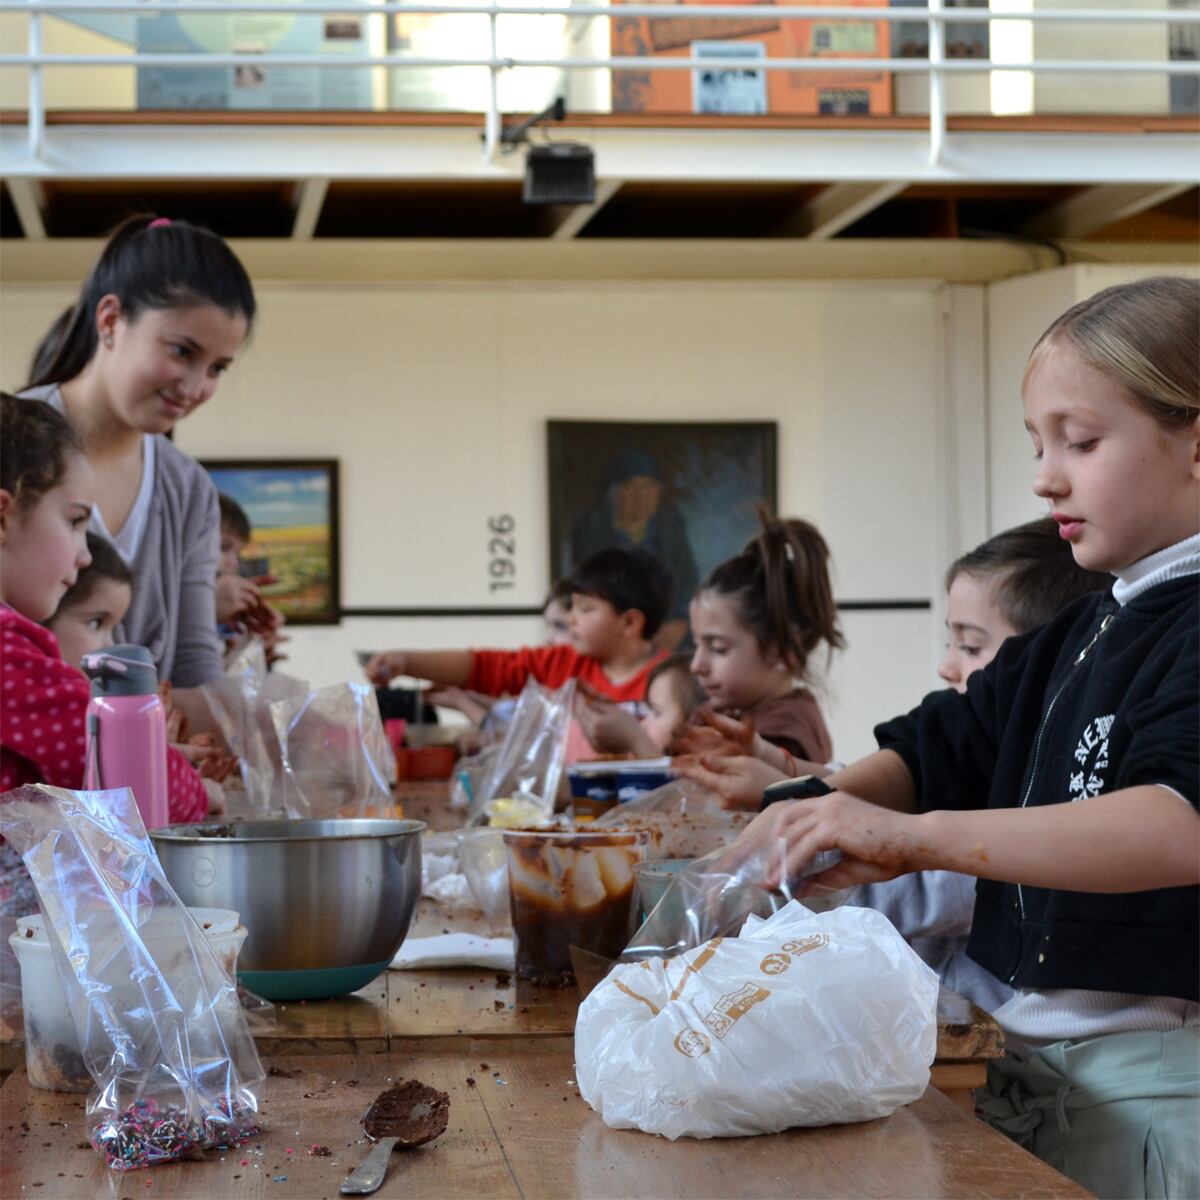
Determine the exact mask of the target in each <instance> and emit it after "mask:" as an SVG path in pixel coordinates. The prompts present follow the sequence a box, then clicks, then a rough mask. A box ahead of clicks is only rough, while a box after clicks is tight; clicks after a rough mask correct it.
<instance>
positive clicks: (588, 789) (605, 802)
mask: <svg viewBox="0 0 1200 1200" xmlns="http://www.w3.org/2000/svg"><path fill="white" fill-rule="evenodd" d="M567 782H568V784H569V785H570V788H571V809H572V811H573V813H574V815H575V820H577V821H594V820H595V819H596V818H597V817H599V816H602V815H603V814H604V813H606V812H608V810H609V809H610V808H613V807H614V806H615V805H616V803H617V772H616V771H615V770H608V771H581V770H579V768H578V767H568V768H567Z"/></svg>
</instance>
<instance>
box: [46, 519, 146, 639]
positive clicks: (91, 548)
mask: <svg viewBox="0 0 1200 1200" xmlns="http://www.w3.org/2000/svg"><path fill="white" fill-rule="evenodd" d="M87 548H88V553H89V554H90V555H91V556H92V561H91V562H90V563H88V565H87V566H86V567H84V568H83V570H82V571H80V572H79V574H78V576H76V579H75V582H74V583H73V584H72V585H71V586H70V587H69V588H67V590H66V591H65V592H64V593H63V598H62V599H61V600H60V601H59V602H58V607H57V608H56V609H55V610H54V616H53V617H51V618H50V619H49V620H48V621H45V622H43V623H44V624H46V625H53V624H54V619H55V617H57V616H59V615H60V614H61V613H64V612H66V610H67V609H68V608H76V607H78V606H79V605H80V604H84V603H85V602H86V601H87V599H88V597H89V596H90V595H91V594H92V592H93V591H94V590H95V588H96V584H98V583H99V582H100V580H102V579H112V580H115V581H116V582H117V583H125V584H128V585H129V586H130V588H132V587H133V572H132V571H131V570H130V569H129V566H128V564H127V563H126V562H125V560H124V559H123V558H122V557H121V555H120V554H119V553H118V552H117V548H116V546H114V545H113V544H112V542H110V541H108V540H107V539H106V538H102V537H101V536H100V535H99V534H98V533H92V532H91V530H89V531H88V535H87Z"/></svg>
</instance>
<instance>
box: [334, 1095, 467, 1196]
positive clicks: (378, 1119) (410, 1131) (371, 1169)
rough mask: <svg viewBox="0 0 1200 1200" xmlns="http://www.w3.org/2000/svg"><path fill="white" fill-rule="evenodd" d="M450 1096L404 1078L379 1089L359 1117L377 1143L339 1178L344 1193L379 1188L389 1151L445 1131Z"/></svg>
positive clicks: (360, 1193)
mask: <svg viewBox="0 0 1200 1200" xmlns="http://www.w3.org/2000/svg"><path fill="white" fill-rule="evenodd" d="M449 1119H450V1097H449V1096H447V1095H446V1093H445V1092H439V1091H437V1090H436V1089H435V1088H431V1087H427V1086H426V1085H425V1084H423V1083H418V1082H417V1081H416V1080H415V1079H408V1080H403V1081H401V1082H400V1083H398V1084H396V1086H395V1087H390V1088H388V1090H387V1091H386V1092H380V1094H379V1095H378V1096H376V1097H375V1100H374V1102H373V1103H372V1105H371V1107H370V1108H368V1109H367V1112H366V1115H365V1116H364V1117H363V1119H362V1127H363V1132H364V1133H365V1134H366V1135H367V1137H369V1138H370V1139H371V1141H373V1142H376V1143H378V1144H377V1145H376V1146H374V1147H372V1149H371V1153H370V1154H368V1155H367V1157H366V1158H364V1159H363V1161H362V1162H361V1163H360V1164H359V1166H358V1167H357V1168H356V1169H355V1170H354V1171H352V1172H351V1173H350V1174H349V1175H347V1176H346V1178H345V1179H344V1180H342V1189H341V1190H342V1195H343V1196H367V1195H370V1193H371V1192H374V1191H378V1189H379V1188H380V1187H381V1186H382V1185H383V1181H384V1178H385V1177H386V1175H387V1169H388V1162H389V1160H390V1159H391V1156H392V1151H393V1150H394V1149H395V1148H396V1147H397V1146H399V1147H400V1149H401V1150H411V1149H412V1148H413V1147H414V1146H423V1145H424V1144H425V1143H426V1142H432V1141H433V1139H434V1138H436V1137H440V1136H441V1135H442V1134H443V1133H445V1132H446V1122H447V1121H449Z"/></svg>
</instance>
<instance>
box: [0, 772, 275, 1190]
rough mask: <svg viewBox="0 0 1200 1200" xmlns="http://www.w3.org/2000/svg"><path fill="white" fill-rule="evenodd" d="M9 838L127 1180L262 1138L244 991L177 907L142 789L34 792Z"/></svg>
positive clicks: (7, 806) (15, 801)
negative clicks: (139, 800) (146, 818)
mask: <svg viewBox="0 0 1200 1200" xmlns="http://www.w3.org/2000/svg"><path fill="white" fill-rule="evenodd" d="M0 832H3V834H4V836H5V837H7V838H9V839H10V840H11V841H12V843H13V846H14V847H15V848H16V849H17V850H18V851H19V852H20V854H21V856H22V858H23V859H24V861H25V865H26V866H27V867H28V868H29V873H30V875H31V877H32V878H33V882H34V885H35V887H36V888H37V893H38V900H39V902H40V905H41V909H42V913H43V915H44V917H45V926H46V931H47V936H48V939H49V942H50V947H51V951H52V953H53V955H54V958H55V961H56V963H57V966H58V972H59V976H60V978H61V979H62V981H63V988H64V991H65V992H66V995H67V1002H68V1005H69V1006H70V1009H71V1016H72V1019H73V1022H74V1025H75V1028H76V1032H77V1033H78V1035H79V1044H80V1047H81V1049H82V1051H83V1059H84V1062H85V1064H86V1065H87V1069H88V1072H89V1073H90V1074H91V1076H92V1078H93V1079H94V1080H95V1087H94V1088H93V1089H92V1091H91V1092H90V1093H89V1095H88V1099H87V1108H86V1124H87V1131H88V1138H89V1140H90V1141H91V1143H92V1145H93V1146H94V1147H95V1148H96V1149H97V1150H98V1151H100V1152H101V1153H102V1154H103V1155H104V1157H105V1160H106V1162H107V1163H108V1165H109V1166H110V1167H112V1168H113V1169H115V1170H130V1169H133V1168H136V1167H142V1166H153V1165H155V1164H156V1163H162V1162H170V1161H173V1160H176V1159H180V1158H185V1157H192V1156H194V1155H195V1154H196V1153H197V1152H199V1151H201V1150H204V1149H212V1148H216V1147H221V1146H228V1145H233V1144H236V1143H237V1142H239V1141H241V1140H244V1139H245V1138H246V1137H249V1136H252V1135H253V1134H254V1133H256V1132H257V1125H258V1112H259V1106H260V1099H259V1092H260V1090H261V1087H262V1083H263V1078H264V1075H263V1068H262V1063H261V1062H260V1061H259V1058H258V1052H257V1050H256V1049H255V1047H254V1040H253V1038H252V1037H251V1034H250V1030H249V1028H248V1025H247V1022H246V1018H245V1016H244V1014H243V1012H242V1008H241V1005H240V1003H239V1000H238V993H237V987H236V985H235V983H234V981H233V980H232V979H231V978H230V977H229V975H228V974H226V971H225V967H224V965H223V964H222V962H221V960H220V958H219V957H218V956H217V954H216V952H215V951H214V950H213V948H212V946H211V945H210V944H209V942H208V940H207V939H206V938H205V936H204V934H203V933H202V932H201V930H200V927H199V926H198V925H197V924H196V922H195V920H194V919H193V918H192V916H191V914H190V913H189V912H188V911H187V909H186V908H185V907H184V905H183V904H182V903H181V902H180V900H179V897H178V896H176V894H175V892H174V891H173V890H172V888H171V886H170V884H169V883H168V882H167V879H166V876H165V875H164V874H163V870H162V867H161V866H160V865H159V862H158V858H157V856H156V855H155V853H154V849H153V846H152V844H151V842H150V839H149V838H148V837H147V835H146V830H145V828H144V826H143V825H142V820H141V816H140V815H139V813H138V810H137V806H136V804H135V803H134V800H133V795H132V793H131V792H130V791H129V790H128V789H122V790H119V791H108V792H71V791H66V790H64V789H61V788H50V787H45V786H38V787H26V788H21V789H19V790H17V791H15V792H11V793H9V794H8V795H7V796H6V797H5V801H4V803H0Z"/></svg>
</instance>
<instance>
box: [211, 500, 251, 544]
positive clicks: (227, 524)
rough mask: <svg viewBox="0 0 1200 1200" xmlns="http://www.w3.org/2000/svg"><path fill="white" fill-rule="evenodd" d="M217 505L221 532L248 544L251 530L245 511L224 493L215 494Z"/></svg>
mask: <svg viewBox="0 0 1200 1200" xmlns="http://www.w3.org/2000/svg"><path fill="white" fill-rule="evenodd" d="M217 504H218V506H219V507H220V509H221V532H222V533H224V534H228V535H229V536H230V537H235V538H237V539H238V541H240V542H248V541H249V540H250V534H251V532H252V530H251V529H250V518H249V517H248V516H246V510H245V509H244V508H243V507H242V506H241V505H240V504H239V503H238V502H237V501H236V500H235V499H234V498H233V497H232V496H227V495H225V493H224V492H218V493H217Z"/></svg>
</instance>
